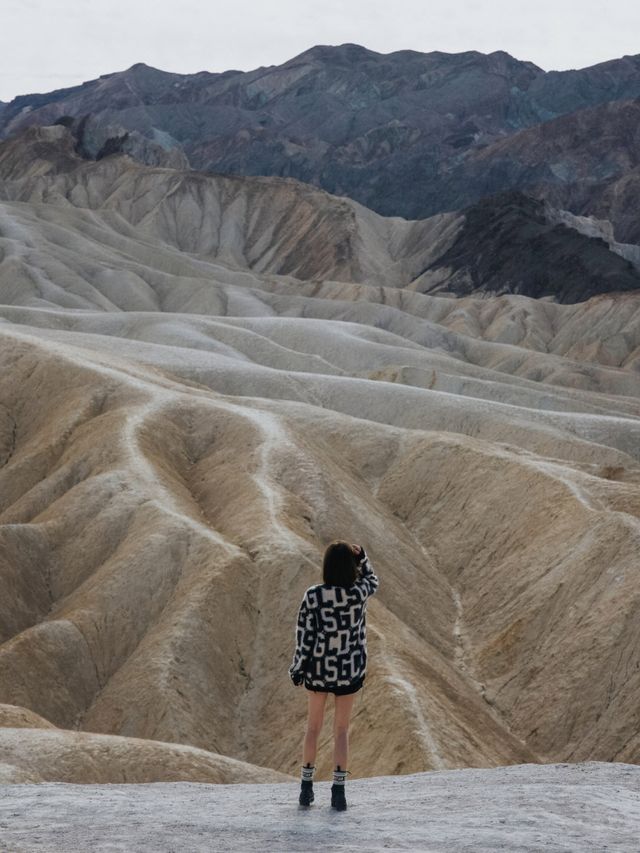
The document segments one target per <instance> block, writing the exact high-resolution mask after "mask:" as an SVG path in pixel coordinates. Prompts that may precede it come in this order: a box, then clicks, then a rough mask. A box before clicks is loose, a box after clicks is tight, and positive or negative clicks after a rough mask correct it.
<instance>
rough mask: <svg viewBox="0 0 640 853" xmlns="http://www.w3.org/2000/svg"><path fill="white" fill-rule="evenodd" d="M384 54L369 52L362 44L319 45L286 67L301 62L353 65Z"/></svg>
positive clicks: (294, 58)
mask: <svg viewBox="0 0 640 853" xmlns="http://www.w3.org/2000/svg"><path fill="white" fill-rule="evenodd" d="M381 56H383V54H381V53H376V52H375V51H373V50H369V49H368V48H366V47H363V46H362V45H360V44H352V43H350V42H347V43H345V44H338V45H331V44H317V45H315V46H314V47H310V48H309V49H308V50H305V51H303V52H302V53H300V54H298V55H297V56H294V57H293V59H290V60H289V61H288V62H286V63H285V65H298V64H299V63H300V62H320V63H327V64H336V65H338V64H339V65H344V64H347V65H352V64H354V63H356V62H363V61H364V60H368V59H374V58H377V57H381Z"/></svg>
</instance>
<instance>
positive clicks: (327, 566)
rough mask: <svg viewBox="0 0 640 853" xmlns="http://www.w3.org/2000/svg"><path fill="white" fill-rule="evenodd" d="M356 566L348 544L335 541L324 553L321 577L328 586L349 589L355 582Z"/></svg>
mask: <svg viewBox="0 0 640 853" xmlns="http://www.w3.org/2000/svg"><path fill="white" fill-rule="evenodd" d="M357 573H358V566H357V563H356V555H355V554H354V553H353V549H352V548H351V545H349V543H348V542H344V541H343V540H342V539H336V540H335V542H332V543H331V544H330V545H329V546H328V547H327V550H326V551H325V552H324V560H323V561H322V576H323V579H324V582H325V583H326V584H329V585H330V586H343V587H350V586H352V585H353V583H354V581H355V580H356V577H357Z"/></svg>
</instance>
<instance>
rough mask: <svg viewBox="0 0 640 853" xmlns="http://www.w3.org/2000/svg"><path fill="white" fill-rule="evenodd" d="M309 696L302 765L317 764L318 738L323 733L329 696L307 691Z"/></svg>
mask: <svg viewBox="0 0 640 853" xmlns="http://www.w3.org/2000/svg"><path fill="white" fill-rule="evenodd" d="M307 695H308V697H309V704H308V717H307V731H306V733H305V736H304V746H303V749H302V763H303V764H315V760H316V751H317V749H318V737H319V736H320V732H321V731H322V722H323V720H324V708H325V705H326V703H327V696H328V695H329V694H328V693H320V692H316V691H314V690H307Z"/></svg>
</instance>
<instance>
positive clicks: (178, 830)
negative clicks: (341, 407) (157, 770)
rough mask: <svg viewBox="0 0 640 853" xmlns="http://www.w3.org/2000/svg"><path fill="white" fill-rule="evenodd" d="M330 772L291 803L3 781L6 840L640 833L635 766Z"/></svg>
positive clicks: (266, 845) (460, 844)
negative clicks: (343, 801)
mask: <svg viewBox="0 0 640 853" xmlns="http://www.w3.org/2000/svg"><path fill="white" fill-rule="evenodd" d="M329 786H330V783H329V782H317V783H316V784H315V785H314V788H315V790H316V801H315V802H314V804H313V805H312V806H311V807H310V808H309V809H301V808H300V807H299V806H298V805H297V794H298V789H299V785H298V783H297V782H296V783H291V784H286V783H285V784H277V785H272V784H266V785H260V786H255V785H215V786H212V785H187V784H179V785H175V784H174V785H167V784H164V785H144V786H142V785H136V786H133V787H132V786H128V787H123V786H120V785H109V786H102V787H96V786H92V787H90V786H76V785H38V786H32V785H20V786H19V787H18V786H13V787H5V786H3V787H0V822H1V825H2V830H3V840H4V841H5V842H6V843H7V844H9V847H10V849H11V850H12V851H16V853H18V851H19V853H31V851H36V850H42V849H43V848H44V849H46V850H48V851H51V853H81V851H85V850H87V849H91V850H96V851H107V850H109V851H114V850H117V851H129V850H131V849H135V850H136V851H140V853H145V852H146V851H148V852H149V853H165V851H173V850H176V849H180V850H189V851H202V853H205V851H206V853H208V851H218V850H220V851H222V850H243V851H245V850H246V851H263V850H282V851H285V850H286V851H300V850H331V851H334V850H335V851H337V850H362V849H366V850H376V851H377V850H389V849H392V850H424V851H433V853H436V851H437V853H441V851H451V853H454V852H455V853H459V851H461V850H472V851H474V853H496V851H519V853H528V852H529V851H530V853H534V851H535V853H538V851H541V850H544V851H548V853H574V851H577V850H608V851H618V853H630V851H632V850H635V849H636V847H637V839H638V834H639V833H640V807H639V805H638V803H639V801H640V798H639V796H638V794H639V793H640V769H639V768H638V767H631V766H630V765H625V764H612V765H609V764H596V763H589V764H578V765H574V766H569V765H566V764H564V765H562V764H561V765H558V764H552V765H547V766H544V767H539V766H535V765H531V764H528V765H524V766H521V767H500V768H496V769H493V770H456V771H453V772H451V771H449V772H436V773H418V774H410V775H407V776H403V777H394V778H389V777H378V778H373V779H351V778H350V779H349V781H348V782H347V790H348V800H349V808H348V810H347V811H346V812H345V813H343V814H340V813H336V812H335V811H332V810H331V808H330V806H329V802H330V792H329Z"/></svg>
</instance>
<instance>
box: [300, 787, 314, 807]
mask: <svg viewBox="0 0 640 853" xmlns="http://www.w3.org/2000/svg"><path fill="white" fill-rule="evenodd" d="M314 799H315V797H314V794H313V782H304V781H303V782H301V783H300V805H301V806H310V805H311V803H312V802H313V801H314Z"/></svg>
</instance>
